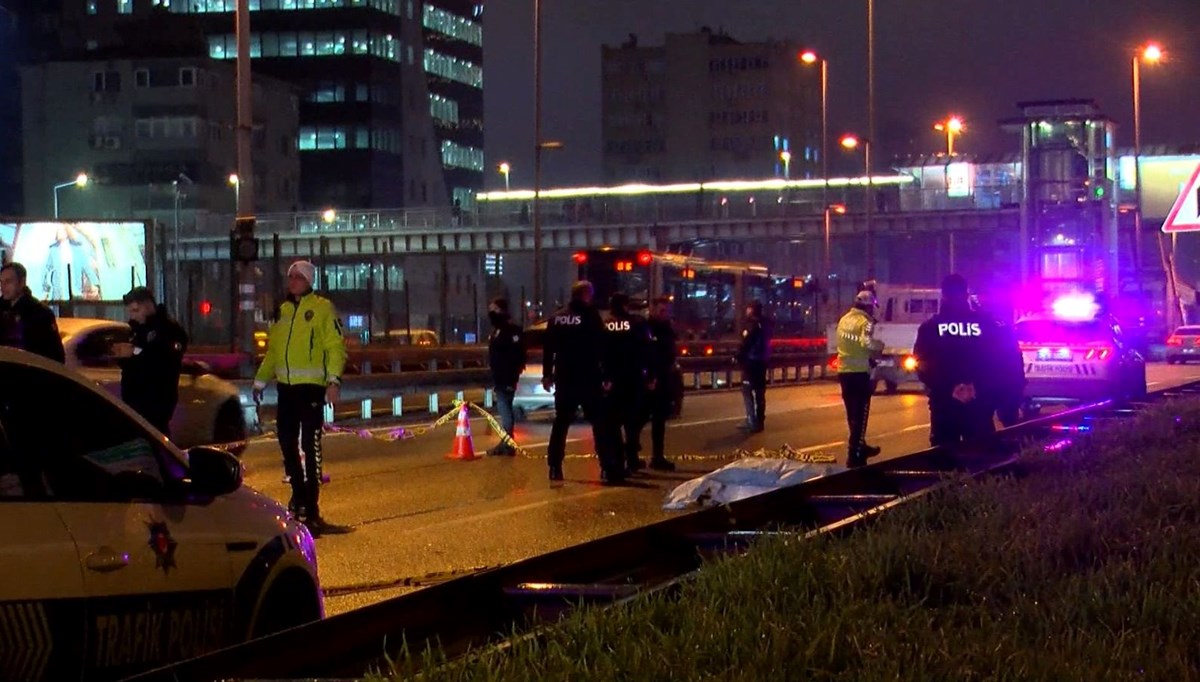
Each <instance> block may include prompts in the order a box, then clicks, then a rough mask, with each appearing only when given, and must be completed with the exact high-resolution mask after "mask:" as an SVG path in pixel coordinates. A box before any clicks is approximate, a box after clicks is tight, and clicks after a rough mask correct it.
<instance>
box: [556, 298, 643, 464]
mask: <svg viewBox="0 0 1200 682" xmlns="http://www.w3.org/2000/svg"><path fill="white" fill-rule="evenodd" d="M604 335H605V329H604V322H603V320H601V319H600V312H599V311H597V310H596V308H595V306H593V305H592V284H591V282H577V283H576V284H575V286H573V287H571V301H570V302H569V303H568V304H567V306H566V307H565V308H561V309H559V310H557V311H555V313H554V314H553V315H551V316H550V319H549V321H548V323H547V326H546V342H545V345H544V348H543V350H542V386H543V387H544V388H545V389H546V390H547V391H549V390H551V389H555V391H554V426H553V427H552V428H551V429H550V444H549V446H548V447H547V448H546V459H547V463H548V464H549V466H550V480H551V481H561V480H563V470H562V463H563V458H564V457H565V456H566V447H567V429H568V428H569V427H570V426H571V422H572V421H573V420H574V419H575V413H576V412H577V411H578V410H579V409H581V408H582V409H583V416H584V417H585V418H587V420H588V421H589V422H590V423H591V425H592V438H593V440H594V442H595V445H596V456H597V457H598V458H599V459H600V475H601V478H602V480H603V481H604V482H605V483H607V484H609V485H617V484H620V483H621V482H622V481H624V479H625V466H624V462H622V461H621V456H620V453H619V452H618V449H617V446H616V442H615V441H616V439H615V437H614V436H615V434H613V433H612V429H611V428H609V420H608V418H607V417H605V415H604V400H603V394H604V392H606V391H607V390H611V389H612V383H611V381H610V380H609V378H608V377H607V376H606V375H605V372H604Z"/></svg>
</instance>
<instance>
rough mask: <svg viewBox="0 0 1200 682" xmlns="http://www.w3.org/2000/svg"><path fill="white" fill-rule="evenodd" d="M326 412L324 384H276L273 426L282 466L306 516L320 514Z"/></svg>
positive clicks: (293, 497) (295, 497)
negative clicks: (277, 388) (277, 440)
mask: <svg viewBox="0 0 1200 682" xmlns="http://www.w3.org/2000/svg"><path fill="white" fill-rule="evenodd" d="M324 412H325V387H324V386H318V385H316V384H294V385H289V384H279V407H278V410H277V412H276V417H275V427H276V430H277V431H278V433H279V449H280V450H281V451H283V468H284V471H286V472H287V475H288V478H289V479H291V485H292V499H293V500H294V501H295V503H296V504H297V505H300V506H303V507H304V511H305V514H306V516H307V518H309V519H315V518H318V517H319V516H320V511H319V508H318V502H319V500H320V496H321V495H320V493H321V432H322V430H321V427H322V422H323V421H324Z"/></svg>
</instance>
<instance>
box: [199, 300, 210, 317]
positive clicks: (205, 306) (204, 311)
mask: <svg viewBox="0 0 1200 682" xmlns="http://www.w3.org/2000/svg"><path fill="white" fill-rule="evenodd" d="M210 313H212V302H211V301H200V314H201V315H208V314H210Z"/></svg>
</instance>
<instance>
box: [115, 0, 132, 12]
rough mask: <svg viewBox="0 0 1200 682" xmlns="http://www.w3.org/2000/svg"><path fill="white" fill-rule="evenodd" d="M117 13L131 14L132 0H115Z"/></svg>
mask: <svg viewBox="0 0 1200 682" xmlns="http://www.w3.org/2000/svg"><path fill="white" fill-rule="evenodd" d="M117 14H133V0H117Z"/></svg>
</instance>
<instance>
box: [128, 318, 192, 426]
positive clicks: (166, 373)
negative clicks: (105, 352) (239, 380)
mask: <svg viewBox="0 0 1200 682" xmlns="http://www.w3.org/2000/svg"><path fill="white" fill-rule="evenodd" d="M129 326H130V327H131V328H132V329H133V340H132V343H133V352H134V355H133V356H132V357H128V358H119V359H118V360H117V364H118V365H120V367H121V400H124V401H125V403H126V404H127V405H129V406H130V407H132V408H133V411H134V412H137V413H138V414H140V415H142V417H144V418H145V419H146V421H148V422H150V423H151V424H152V425H153V426H154V428H156V429H158V430H159V431H162V432H163V433H164V434H167V435H170V425H171V415H172V414H174V413H175V405H176V404H177V403H178V402H179V373H180V369H181V367H182V365H183V354H184V353H185V352H186V351H187V344H188V338H187V333H186V332H184V331H183V327H180V326H179V324H178V323H176V322H175V320H172V319H171V318H170V317H169V316H167V313H166V310H165V309H164V308H163V306H161V305H160V306H158V310H157V312H155V313H154V314H153V315H151V316H149V317H147V318H146V322H145V323H144V324H139V323H137V322H133V321H130V323H129Z"/></svg>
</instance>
